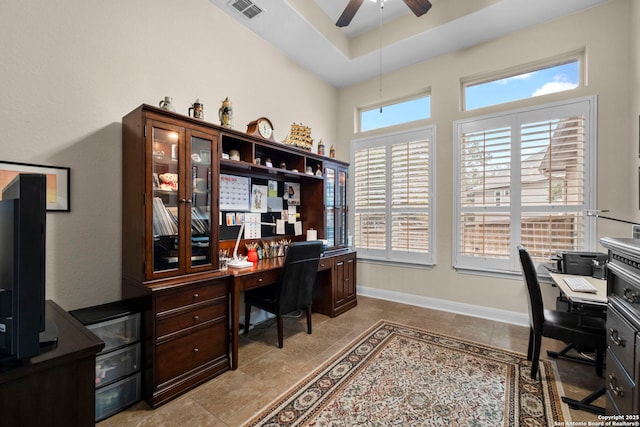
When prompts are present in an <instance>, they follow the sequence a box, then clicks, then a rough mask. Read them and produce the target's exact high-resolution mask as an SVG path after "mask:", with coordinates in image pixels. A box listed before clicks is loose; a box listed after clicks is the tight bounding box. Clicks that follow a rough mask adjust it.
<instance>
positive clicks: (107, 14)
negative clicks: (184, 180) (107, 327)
mask: <svg viewBox="0 0 640 427" xmlns="http://www.w3.org/2000/svg"><path fill="white" fill-rule="evenodd" d="M0 58H2V60H1V62H0V87H1V88H2V90H1V91H0V93H2V101H1V102H0V135H1V136H0V147H1V148H0V160H6V161H14V162H25V163H37V164H47V165H58V166H67V167H70V168H71V212H69V213H49V214H48V215H47V275H46V278H47V298H50V299H53V300H54V301H56V302H57V303H58V304H60V305H61V306H62V307H63V308H65V309H67V310H71V309H75V308H79V307H86V306H90V305H95V304H100V303H105V302H109V301H113V300H117V299H119V298H120V271H121V270H120V262H121V255H120V253H121V248H120V242H121V237H120V233H121V182H122V174H121V158H122V154H121V153H122V151H121V119H122V116H123V115H125V114H126V113H128V112H129V111H131V110H133V109H134V108H135V107H137V106H138V105H140V104H142V103H148V104H152V105H157V103H158V102H159V101H160V99H161V98H162V97H164V96H167V95H168V96H173V98H174V102H175V103H176V105H177V108H178V110H179V112H183V113H185V114H186V112H187V108H188V106H189V105H190V104H191V103H193V102H194V101H195V99H196V98H200V99H201V101H202V102H203V103H204V105H205V118H206V119H207V120H208V121H212V122H217V111H218V108H219V107H220V103H221V101H222V100H223V99H224V98H225V97H226V96H228V97H229V98H230V99H231V101H232V102H233V106H234V118H235V119H234V124H235V128H236V129H239V130H245V129H246V124H247V123H248V122H249V121H251V120H253V119H255V118H257V117H260V116H263V115H265V116H268V117H269V118H271V120H272V121H273V123H274V126H275V135H276V138H278V139H284V138H285V137H286V135H287V133H288V131H289V126H290V125H291V123H293V122H297V123H299V122H303V123H304V124H306V125H308V126H311V128H312V132H313V134H312V136H313V137H314V138H323V139H324V140H325V141H332V140H335V139H336V134H335V129H336V105H337V91H336V89H334V88H333V87H332V86H330V85H328V84H326V83H324V82H322V81H321V80H319V79H318V78H317V77H315V76H314V75H312V74H311V73H310V72H308V71H306V70H303V69H302V68H301V67H299V66H298V65H296V64H295V63H293V62H292V61H290V60H289V59H288V58H286V57H285V56H284V55H283V54H282V53H280V52H279V51H278V50H276V49H274V48H272V47H271V46H270V45H267V44H266V43H265V42H264V41H263V40H261V39H259V38H258V37H257V36H255V35H254V34H253V33H251V32H249V31H248V30H246V29H245V28H244V27H243V26H242V25H240V24H239V23H237V22H236V21H235V20H233V19H231V18H229V17H228V16H227V15H224V14H222V13H221V12H220V11H219V10H218V9H217V8H216V7H214V6H213V5H212V4H211V3H209V2H208V1H207V0H181V1H175V0H137V1H134V2H104V1H93V0H90V1H86V0H66V1H64V2H63V1H49V0H46V1H45V0H30V1H18V0H7V1H3V2H2V5H1V6H0Z"/></svg>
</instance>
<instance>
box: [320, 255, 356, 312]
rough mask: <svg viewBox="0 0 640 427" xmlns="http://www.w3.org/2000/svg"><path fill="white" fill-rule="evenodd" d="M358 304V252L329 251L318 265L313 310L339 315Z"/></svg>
mask: <svg viewBox="0 0 640 427" xmlns="http://www.w3.org/2000/svg"><path fill="white" fill-rule="evenodd" d="M357 304H358V300H357V298H356V252H353V251H348V250H345V251H334V252H330V253H327V254H326V255H325V257H323V258H322V259H321V260H320V263H319V265H318V277H317V279H316V284H315V286H314V289H313V311H316V312H318V313H322V314H326V315H327V316H330V317H335V316H338V315H340V314H342V313H344V312H345V311H347V310H349V309H351V308H353V307H355V306H356V305H357Z"/></svg>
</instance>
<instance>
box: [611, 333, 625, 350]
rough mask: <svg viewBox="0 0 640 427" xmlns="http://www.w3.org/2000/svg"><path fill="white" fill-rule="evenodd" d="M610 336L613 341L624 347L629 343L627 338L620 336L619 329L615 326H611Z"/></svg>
mask: <svg viewBox="0 0 640 427" xmlns="http://www.w3.org/2000/svg"><path fill="white" fill-rule="evenodd" d="M609 338H611V341H613V343H614V344H615V345H617V346H618V347H624V346H625V345H626V343H627V340H625V339H624V338H620V336H619V335H618V330H617V329H614V328H611V335H609Z"/></svg>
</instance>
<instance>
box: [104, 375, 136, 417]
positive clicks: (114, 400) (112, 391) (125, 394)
mask: <svg viewBox="0 0 640 427" xmlns="http://www.w3.org/2000/svg"><path fill="white" fill-rule="evenodd" d="M140 378H141V376H140V373H139V372H138V373H137V374H135V375H133V376H131V377H128V378H125V379H123V380H122V381H118V382H117V383H113V384H111V385H108V386H106V387H103V388H100V389H98V390H96V421H100V420H103V419H105V418H107V417H109V416H111V415H113V414H115V413H117V412H120V411H121V410H123V409H124V408H126V407H127V406H129V405H132V404H134V403H136V402H137V401H138V400H140Z"/></svg>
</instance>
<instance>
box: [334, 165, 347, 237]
mask: <svg viewBox="0 0 640 427" xmlns="http://www.w3.org/2000/svg"><path fill="white" fill-rule="evenodd" d="M335 198H336V199H335V203H336V208H335V216H336V222H335V224H336V226H335V227H336V232H335V239H336V241H335V246H340V247H345V246H347V171H346V169H344V168H340V169H338V179H337V182H336V194H335Z"/></svg>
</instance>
